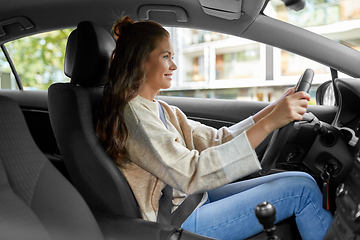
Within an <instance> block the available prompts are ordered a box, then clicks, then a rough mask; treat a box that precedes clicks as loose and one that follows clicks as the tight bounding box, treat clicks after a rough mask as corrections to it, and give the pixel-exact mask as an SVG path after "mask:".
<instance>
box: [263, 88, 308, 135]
mask: <svg viewBox="0 0 360 240" xmlns="http://www.w3.org/2000/svg"><path fill="white" fill-rule="evenodd" d="M309 101H310V95H309V94H308V93H306V92H297V93H295V92H294V89H290V91H288V92H286V93H285V94H284V95H283V96H282V97H281V98H280V99H279V100H278V101H277V102H276V103H275V106H274V108H273V110H272V111H271V112H270V113H269V114H268V115H267V116H266V117H265V118H269V119H268V122H269V125H270V128H271V129H272V131H274V130H276V129H278V128H281V127H283V126H285V125H286V124H288V123H290V122H292V121H294V120H298V121H299V120H301V119H302V115H303V114H304V113H306V109H307V106H308V102H309Z"/></svg>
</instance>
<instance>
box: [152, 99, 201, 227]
mask: <svg viewBox="0 0 360 240" xmlns="http://www.w3.org/2000/svg"><path fill="white" fill-rule="evenodd" d="M158 104H159V115H160V120H161V121H162V122H163V123H164V125H165V127H166V128H168V127H167V123H166V118H165V113H164V109H163V107H162V106H161V104H160V103H159V102H158ZM203 195H204V194H203V193H198V194H193V195H189V196H188V197H187V198H186V199H185V200H184V201H183V202H182V203H181V204H180V206H179V207H178V208H177V209H176V210H175V211H174V212H173V213H172V214H171V208H172V198H173V188H172V187H170V186H169V185H166V186H165V188H164V189H163V190H162V196H161V197H160V200H159V210H158V218H157V222H160V223H164V224H171V225H174V226H178V227H180V226H181V224H182V223H183V222H184V221H185V220H186V219H187V218H188V217H189V216H190V214H191V213H192V212H193V211H194V210H195V208H196V207H197V206H198V205H199V203H200V201H201V199H202V197H203Z"/></svg>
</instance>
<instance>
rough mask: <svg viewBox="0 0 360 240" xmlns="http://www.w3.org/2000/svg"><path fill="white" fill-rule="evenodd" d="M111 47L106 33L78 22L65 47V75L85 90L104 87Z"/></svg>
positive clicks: (111, 39)
mask: <svg viewBox="0 0 360 240" xmlns="http://www.w3.org/2000/svg"><path fill="white" fill-rule="evenodd" d="M114 48H115V40H114V38H113V37H112V36H111V35H110V33H109V32H108V31H106V30H105V29H104V28H102V27H101V26H98V25H96V24H95V23H93V22H89V21H85V22H80V23H79V24H78V26H77V29H75V30H74V31H73V32H72V33H71V34H70V36H69V38H68V42H67V45H66V52H65V64H64V73H65V75H66V76H68V77H69V78H70V79H71V83H74V84H78V85H81V86H84V87H98V86H104V84H105V81H106V76H107V73H108V70H109V63H110V57H111V54H112V51H113V50H114Z"/></svg>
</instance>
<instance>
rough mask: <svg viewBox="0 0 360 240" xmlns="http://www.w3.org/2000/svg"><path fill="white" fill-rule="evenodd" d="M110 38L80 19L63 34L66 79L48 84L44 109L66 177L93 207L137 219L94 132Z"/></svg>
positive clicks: (134, 204)
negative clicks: (70, 31) (65, 45)
mask: <svg viewBox="0 0 360 240" xmlns="http://www.w3.org/2000/svg"><path fill="white" fill-rule="evenodd" d="M114 47H115V40H114V39H113V38H112V36H111V35H110V34H109V32H107V31H106V30H105V29H104V28H102V27H100V26H98V25H96V24H94V23H92V22H81V23H79V24H78V26H77V29H76V30H74V31H73V32H72V33H71V35H70V36H69V39H68V43H67V47H66V55H65V74H66V75H67V76H68V77H70V78H71V81H70V83H56V84H53V85H52V86H51V87H50V88H49V96H48V100H49V113H50V120H51V124H52V126H53V130H54V134H55V137H56V140H57V142H58V146H59V149H60V152H61V154H62V156H63V159H64V161H65V164H66V166H67V169H68V171H69V174H70V177H71V180H72V182H73V184H74V186H75V187H76V188H77V189H78V190H79V192H80V193H81V195H82V196H83V197H84V199H85V201H86V202H87V203H88V205H89V207H90V208H91V209H92V210H93V211H97V212H102V213H110V214H116V215H122V216H128V217H135V218H140V217H141V216H140V212H139V209H138V204H137V202H136V200H135V197H134V195H133V193H132V191H131V188H130V186H129V184H128V183H127V181H126V179H125V178H124V176H123V175H122V173H121V171H120V170H119V169H118V167H117V166H116V164H115V163H114V162H113V161H112V160H111V159H110V157H109V156H108V155H107V153H106V152H105V151H104V148H103V147H102V145H101V143H100V141H99V140H98V139H97V137H96V134H95V126H96V113H97V110H98V108H99V107H100V103H101V98H102V93H103V86H104V81H105V79H106V74H107V71H108V66H109V61H110V56H111V53H112V51H113V49H114Z"/></svg>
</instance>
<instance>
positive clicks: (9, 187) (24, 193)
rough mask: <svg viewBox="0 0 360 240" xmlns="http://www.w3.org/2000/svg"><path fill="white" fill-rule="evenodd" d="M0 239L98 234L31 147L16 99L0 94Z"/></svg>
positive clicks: (78, 200) (79, 201) (81, 204)
mask: <svg viewBox="0 0 360 240" xmlns="http://www.w3.org/2000/svg"><path fill="white" fill-rule="evenodd" d="M0 171H1V172H0V184H1V185H0V199H1V200H0V239H19V240H21V239H26V240H32V239H34V240H35V239H36V240H39V239H53V240H56V239H59V240H60V239H103V237H102V234H101V231H100V228H99V227H98V225H97V223H96V221H95V218H94V216H93V215H92V213H91V211H90V209H89V208H88V206H87V205H86V203H85V201H84V200H83V198H82V197H81V196H80V194H79V193H78V192H77V191H76V190H75V188H74V187H73V186H72V185H71V184H70V183H69V182H68V181H67V180H66V179H65V178H64V177H63V176H62V175H61V174H60V173H59V172H58V171H57V170H56V169H55V167H54V166H53V165H52V164H51V163H50V162H49V161H48V159H47V158H46V157H45V155H44V154H43V153H42V152H41V151H40V149H39V148H38V147H37V146H36V144H35V142H34V141H33V138H32V136H31V134H30V132H29V129H28V127H27V125H26V122H25V119H24V116H23V114H22V112H21V109H20V107H19V106H18V104H17V103H16V102H15V101H14V100H12V99H10V98H7V97H2V96H1V97H0Z"/></svg>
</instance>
